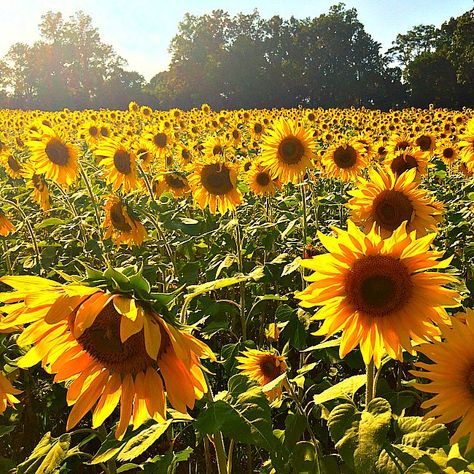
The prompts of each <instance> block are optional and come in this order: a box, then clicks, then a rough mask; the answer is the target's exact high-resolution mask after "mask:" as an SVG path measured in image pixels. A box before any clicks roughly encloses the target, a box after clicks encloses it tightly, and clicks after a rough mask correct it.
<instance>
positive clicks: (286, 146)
mask: <svg viewBox="0 0 474 474" xmlns="http://www.w3.org/2000/svg"><path fill="white" fill-rule="evenodd" d="M314 152H315V144H314V141H313V136H312V132H311V130H306V129H305V128H304V127H302V126H300V125H298V124H297V123H296V122H290V121H288V120H284V119H282V120H280V121H278V122H276V123H275V124H274V127H273V130H272V131H270V132H269V133H268V134H267V135H265V136H264V137H263V142H262V154H261V157H260V162H261V164H262V166H264V167H266V168H268V170H269V171H270V173H271V175H272V177H273V178H279V179H280V180H281V182H282V183H283V184H286V183H289V182H292V183H298V182H299V181H300V180H301V178H302V177H303V175H304V173H305V172H306V169H307V168H312V166H313V165H312V161H311V160H312V158H313V156H314Z"/></svg>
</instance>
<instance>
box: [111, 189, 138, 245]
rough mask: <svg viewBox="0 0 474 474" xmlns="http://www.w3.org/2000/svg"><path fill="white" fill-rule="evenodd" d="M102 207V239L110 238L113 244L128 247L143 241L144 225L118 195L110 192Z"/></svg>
mask: <svg viewBox="0 0 474 474" xmlns="http://www.w3.org/2000/svg"><path fill="white" fill-rule="evenodd" d="M104 209H105V220H104V224H103V227H104V229H105V233H104V239H109V238H111V239H112V241H113V243H114V244H115V245H121V244H124V245H128V246H129V247H131V246H133V245H141V244H142V243H143V241H144V240H145V238H146V236H147V232H146V229H145V227H144V226H143V224H142V223H141V222H140V221H139V220H138V219H137V218H136V217H134V216H133V213H131V212H130V211H129V209H128V207H127V206H126V205H125V204H124V202H123V201H122V200H121V199H120V198H119V197H118V196H115V195H113V194H111V195H110V196H109V197H108V198H107V202H106V204H105V207H104Z"/></svg>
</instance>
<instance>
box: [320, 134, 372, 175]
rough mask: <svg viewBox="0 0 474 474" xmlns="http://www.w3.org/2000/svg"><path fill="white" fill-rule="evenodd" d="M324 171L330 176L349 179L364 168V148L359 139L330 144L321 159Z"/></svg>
mask: <svg viewBox="0 0 474 474" xmlns="http://www.w3.org/2000/svg"><path fill="white" fill-rule="evenodd" d="M321 162H322V165H323V166H324V173H325V174H326V176H328V177H330V178H340V179H341V180H342V181H351V180H353V179H355V178H356V177H357V175H358V174H359V172H360V171H361V170H362V169H363V168H365V166H366V161H365V148H364V145H363V144H362V143H360V142H359V141H355V140H351V141H348V142H345V143H335V144H334V145H331V146H330V147H329V148H328V149H327V150H326V152H325V153H324V155H323V158H322V160H321Z"/></svg>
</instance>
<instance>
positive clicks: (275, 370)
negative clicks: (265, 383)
mask: <svg viewBox="0 0 474 474" xmlns="http://www.w3.org/2000/svg"><path fill="white" fill-rule="evenodd" d="M282 368H283V367H282V365H281V364H278V360H277V359H276V358H275V357H272V356H267V357H264V358H263V359H262V360H261V361H260V370H261V372H262V374H263V376H264V377H265V378H267V379H270V380H274V379H276V378H277V377H279V376H280V375H281V374H282V373H283V371H282Z"/></svg>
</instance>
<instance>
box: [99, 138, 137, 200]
mask: <svg viewBox="0 0 474 474" xmlns="http://www.w3.org/2000/svg"><path fill="white" fill-rule="evenodd" d="M95 155H96V156H98V157H100V158H101V161H100V163H99V164H100V165H101V166H104V167H105V174H106V178H107V182H108V183H109V184H111V185H112V189H113V190H114V191H117V190H118V189H119V188H122V189H123V191H124V192H125V193H128V192H130V191H133V190H134V189H135V188H136V186H137V167H136V159H137V157H136V155H135V153H134V152H133V151H132V149H131V148H130V147H129V146H127V145H125V144H122V143H120V142H119V141H118V140H115V139H111V138H105V139H103V140H102V141H101V142H100V144H99V146H98V147H97V149H96V151H95Z"/></svg>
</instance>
